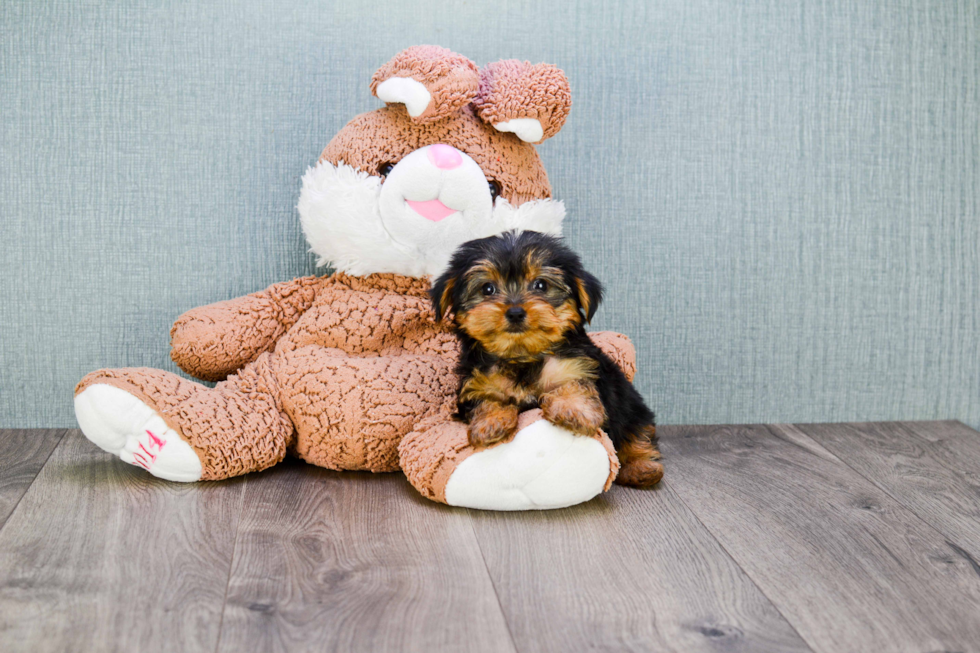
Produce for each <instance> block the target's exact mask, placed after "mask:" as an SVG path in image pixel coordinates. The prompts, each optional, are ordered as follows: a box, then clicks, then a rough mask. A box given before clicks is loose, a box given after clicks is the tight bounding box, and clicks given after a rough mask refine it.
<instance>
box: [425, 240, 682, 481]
mask: <svg viewBox="0 0 980 653" xmlns="http://www.w3.org/2000/svg"><path fill="white" fill-rule="evenodd" d="M430 292H431V296H432V302H433V305H434V307H435V311H436V316H437V319H440V320H441V319H442V318H443V317H444V316H445V315H447V314H449V313H452V314H453V320H454V324H455V331H456V336H457V337H458V338H459V342H460V361H459V367H458V370H457V371H458V373H459V375H460V387H459V396H458V402H457V407H458V413H457V415H456V417H457V418H458V419H462V420H464V421H466V422H467V424H468V425H469V426H468V429H467V433H468V435H469V440H470V443H471V444H473V445H475V446H488V445H491V444H493V443H495V442H499V441H501V440H503V439H505V438H507V437H509V436H510V435H511V434H513V433H514V431H515V430H516V429H517V415H518V413H519V412H520V411H521V410H527V409H529V408H535V407H539V408H541V411H542V412H543V413H544V417H545V419H547V420H548V421H550V422H551V423H553V424H556V425H558V426H562V427H564V428H566V429H568V430H570V431H572V432H573V433H576V434H580V435H585V436H594V435H595V434H596V433H597V432H598V430H599V429H603V430H604V431H605V432H606V434H607V435H608V436H609V438H610V439H611V440H612V442H613V444H614V445H615V447H616V453H617V455H618V457H619V461H620V464H621V467H620V471H619V476H618V477H617V478H616V482H617V483H620V484H622V485H631V486H635V487H650V486H652V485H655V484H656V483H657V482H658V481H659V480H660V478H661V477H662V476H663V465H662V464H661V463H660V462H658V461H659V459H660V451H659V450H658V449H657V444H656V442H657V440H656V434H655V428H654V417H653V413H652V412H651V411H650V409H649V408H647V406H646V404H645V403H643V398H642V397H640V394H639V393H638V392H637V391H636V389H635V388H634V387H633V384H632V383H630V382H629V381H628V380H627V379H626V376H625V375H624V374H623V372H622V370H620V369H619V366H618V365H616V363H614V362H613V361H612V360H611V359H610V358H609V357H608V356H606V355H605V354H604V353H603V352H602V350H600V349H599V348H598V347H597V346H596V345H595V344H594V343H593V342H592V340H591V339H590V338H589V336H588V334H587V333H586V331H585V327H584V323H586V322H590V321H591V320H592V316H593V315H594V314H595V311H596V308H598V306H599V302H600V301H601V300H602V284H600V283H599V281H598V279H596V278H595V277H594V276H592V275H591V274H589V273H588V272H586V271H585V270H584V269H583V267H582V262H581V261H580V260H579V257H578V256H577V255H576V254H575V253H574V252H572V251H571V250H569V249H568V248H567V247H565V246H564V245H562V243H561V241H560V240H559V239H558V238H554V237H552V236H548V235H545V234H541V233H537V232H534V231H523V232H513V231H510V232H507V233H504V234H502V235H500V236H491V237H489V238H481V239H479V240H472V241H470V242H468V243H464V244H463V245H461V246H460V248H459V249H457V250H456V252H455V253H454V254H453V257H452V259H451V261H450V263H449V268H448V270H447V271H446V272H445V273H444V274H443V275H442V276H440V277H439V278H438V279H437V280H436V281H435V283H434V284H433V286H432V290H431V291H430Z"/></svg>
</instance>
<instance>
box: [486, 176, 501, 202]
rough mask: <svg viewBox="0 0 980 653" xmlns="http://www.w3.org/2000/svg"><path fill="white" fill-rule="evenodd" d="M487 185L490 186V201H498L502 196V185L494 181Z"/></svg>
mask: <svg viewBox="0 0 980 653" xmlns="http://www.w3.org/2000/svg"><path fill="white" fill-rule="evenodd" d="M487 183H489V184H490V199H491V200H495V199H497V196H498V195H500V184H498V183H497V182H495V181H494V180H492V179H491V180H490V181H489V182H487Z"/></svg>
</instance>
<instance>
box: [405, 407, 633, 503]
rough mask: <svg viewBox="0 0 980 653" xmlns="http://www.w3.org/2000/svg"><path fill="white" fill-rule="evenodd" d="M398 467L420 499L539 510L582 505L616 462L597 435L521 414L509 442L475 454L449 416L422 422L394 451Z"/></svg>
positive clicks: (609, 477) (605, 482)
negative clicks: (570, 429) (574, 432)
mask: <svg viewBox="0 0 980 653" xmlns="http://www.w3.org/2000/svg"><path fill="white" fill-rule="evenodd" d="M398 450H399V454H400V460H401V466H402V469H403V470H404V471H405V475H406V476H407V477H408V480H409V481H410V482H411V483H412V485H414V486H415V489H417V490H418V491H419V492H420V493H421V494H422V495H423V496H425V497H428V498H429V499H433V500H434V501H440V502H442V503H448V504H449V505H451V506H462V507H466V508H481V509H484V510H546V509H550V508H564V507H566V506H571V505H575V504H577V503H582V502H583V501H588V500H589V499H591V498H593V497H595V496H596V495H598V494H599V493H601V492H604V491H605V490H608V489H609V487H610V485H611V484H612V481H613V479H614V478H615V477H616V473H617V472H618V471H619V461H618V459H617V457H616V452H615V450H614V449H613V445H612V442H611V441H610V440H609V438H608V436H606V434H605V433H603V432H602V431H600V432H599V435H598V436H597V437H595V438H592V437H585V436H580V435H575V434H573V433H571V432H570V431H567V430H565V429H563V428H561V427H558V426H555V425H554V424H552V423H550V422H548V421H547V420H545V419H543V416H542V414H541V411H540V410H538V409H535V410H530V411H527V412H525V413H522V414H521V416H520V418H519V421H518V429H517V433H516V434H515V435H514V437H513V439H511V440H509V441H507V442H503V443H501V444H498V445H495V446H492V447H488V448H486V449H477V448H474V447H473V446H471V445H470V444H469V441H468V438H467V435H466V425H465V424H463V423H461V422H458V421H453V420H451V419H450V418H449V416H448V411H443V413H442V414H440V415H438V416H435V417H433V418H430V419H428V420H426V421H423V422H422V423H420V424H419V425H418V427H416V429H415V431H413V432H412V433H410V434H408V435H406V436H405V437H404V438H403V439H402V441H401V445H400V446H399V448H398Z"/></svg>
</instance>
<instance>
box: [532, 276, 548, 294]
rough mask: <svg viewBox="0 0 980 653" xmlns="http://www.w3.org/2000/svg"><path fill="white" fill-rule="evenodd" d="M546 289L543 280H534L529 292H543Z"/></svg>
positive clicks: (546, 283)
mask: <svg viewBox="0 0 980 653" xmlns="http://www.w3.org/2000/svg"><path fill="white" fill-rule="evenodd" d="M547 289H548V282H547V281H545V280H544V279H536V280H535V281H534V283H532V284H531V290H533V291H534V292H544V291H546V290H547Z"/></svg>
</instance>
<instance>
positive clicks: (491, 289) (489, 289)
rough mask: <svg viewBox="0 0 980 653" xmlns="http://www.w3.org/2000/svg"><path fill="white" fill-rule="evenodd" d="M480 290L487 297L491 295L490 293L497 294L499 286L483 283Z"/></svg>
mask: <svg viewBox="0 0 980 653" xmlns="http://www.w3.org/2000/svg"><path fill="white" fill-rule="evenodd" d="M480 291H481V292H483V295H484V296H485V297H489V296H490V295H496V294H497V286H495V285H493V284H492V283H485V284H483V287H482V288H480Z"/></svg>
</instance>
